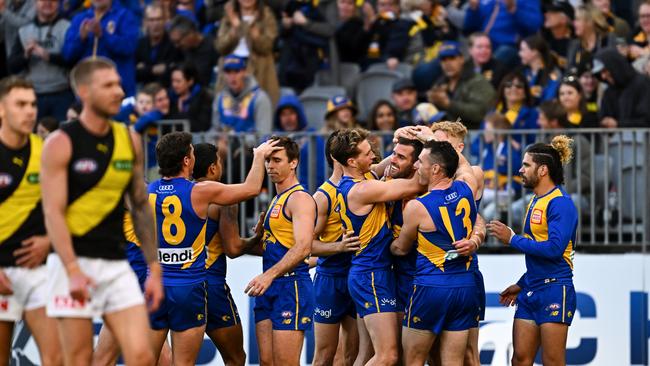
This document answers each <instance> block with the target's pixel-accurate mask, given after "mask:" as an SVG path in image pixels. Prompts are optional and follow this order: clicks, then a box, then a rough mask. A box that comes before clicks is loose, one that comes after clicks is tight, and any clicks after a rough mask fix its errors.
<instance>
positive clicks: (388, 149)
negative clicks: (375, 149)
mask: <svg viewBox="0 0 650 366" xmlns="http://www.w3.org/2000/svg"><path fill="white" fill-rule="evenodd" d="M368 127H369V129H370V130H371V131H381V132H383V133H384V134H382V135H375V134H373V135H371V136H372V141H371V143H372V144H373V145H375V146H383V148H384V157H386V156H388V155H390V154H392V153H393V147H394V146H393V132H395V130H397V129H398V128H399V127H400V126H399V123H398V120H397V109H395V107H394V106H393V105H392V104H391V103H390V102H389V101H387V100H383V99H382V100H379V101H378V102H377V103H375V105H374V106H373V107H372V110H371V111H370V115H369V117H368Z"/></svg>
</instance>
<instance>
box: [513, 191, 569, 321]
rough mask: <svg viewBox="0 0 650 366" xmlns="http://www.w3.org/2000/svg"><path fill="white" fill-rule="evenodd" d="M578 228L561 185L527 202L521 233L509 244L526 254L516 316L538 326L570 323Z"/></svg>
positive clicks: (567, 197) (519, 283) (519, 282)
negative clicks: (522, 232)
mask: <svg viewBox="0 0 650 366" xmlns="http://www.w3.org/2000/svg"><path fill="white" fill-rule="evenodd" d="M577 229H578V211H577V209H576V207H575V205H574V204H573V201H572V200H571V196H569V195H568V194H567V193H566V192H565V191H564V189H562V188H561V187H560V186H556V187H554V188H553V189H552V190H551V191H550V192H548V193H546V194H545V195H543V196H539V197H537V196H534V197H533V199H532V200H531V201H530V204H529V205H528V210H527V213H526V219H525V221H524V235H523V236H521V235H515V236H513V238H512V240H511V241H510V246H511V247H513V248H515V249H517V250H519V251H521V252H523V253H524V254H525V255H526V273H525V274H524V276H523V277H522V278H521V279H520V280H519V281H518V282H517V284H518V285H519V286H520V287H521V288H522V291H520V292H519V295H518V296H517V311H516V312H515V318H517V319H527V320H533V321H535V323H536V324H538V325H540V324H543V323H563V324H567V325H571V322H572V320H573V316H574V314H575V311H576V293H575V288H574V287H573V253H574V249H575V242H576V232H577Z"/></svg>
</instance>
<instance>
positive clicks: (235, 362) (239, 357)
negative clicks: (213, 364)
mask: <svg viewBox="0 0 650 366" xmlns="http://www.w3.org/2000/svg"><path fill="white" fill-rule="evenodd" d="M222 356H223V355H222ZM223 363H224V364H225V365H226V366H243V365H244V364H245V363H246V352H244V349H243V348H242V349H240V350H238V351H237V352H233V353H232V354H229V355H228V356H227V357H224V360H223Z"/></svg>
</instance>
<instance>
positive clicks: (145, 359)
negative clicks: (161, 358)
mask: <svg viewBox="0 0 650 366" xmlns="http://www.w3.org/2000/svg"><path fill="white" fill-rule="evenodd" d="M124 361H126V362H125V363H126V364H127V365H142V366H144V365H155V364H156V359H155V358H154V355H153V351H152V350H151V348H149V347H138V349H135V350H132V351H131V352H129V353H128V354H126V353H125V354H124Z"/></svg>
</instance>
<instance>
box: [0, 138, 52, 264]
mask: <svg viewBox="0 0 650 366" xmlns="http://www.w3.org/2000/svg"><path fill="white" fill-rule="evenodd" d="M42 150H43V141H42V140H41V139H40V137H38V136H36V135H33V134H32V135H29V141H28V142H27V144H26V145H25V146H23V147H22V148H20V149H18V150H13V149H10V148H8V147H6V146H4V145H3V144H2V143H1V142H0V212H1V213H2V214H0V267H11V266H15V265H16V259H15V257H14V255H13V252H14V250H16V249H18V248H20V247H21V246H22V241H23V240H25V239H27V238H29V237H31V236H34V235H45V222H44V220H43V208H42V206H41V185H40V183H39V172H40V170H41V151H42Z"/></svg>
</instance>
